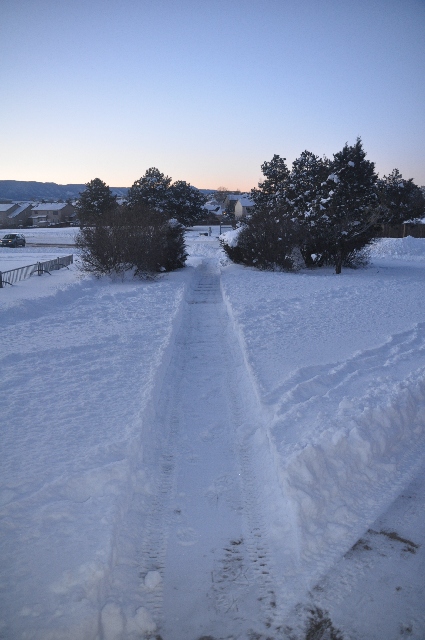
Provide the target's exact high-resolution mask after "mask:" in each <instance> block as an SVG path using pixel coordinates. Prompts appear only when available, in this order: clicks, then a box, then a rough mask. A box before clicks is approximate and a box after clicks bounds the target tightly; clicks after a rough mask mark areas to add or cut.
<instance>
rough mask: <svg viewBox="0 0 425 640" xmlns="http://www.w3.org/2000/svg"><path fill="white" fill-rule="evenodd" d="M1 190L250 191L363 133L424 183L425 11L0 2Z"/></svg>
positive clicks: (379, 162)
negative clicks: (98, 186) (269, 165)
mask: <svg viewBox="0 0 425 640" xmlns="http://www.w3.org/2000/svg"><path fill="white" fill-rule="evenodd" d="M0 82H1V87H2V92H1V93H2V98H1V100H0V179H11V180H13V179H14V180H39V181H43V182H47V181H52V182H58V183H61V184H64V183H85V182H88V181H89V180H91V179H93V178H95V177H99V178H101V179H102V180H105V182H107V184H109V185H111V186H130V185H131V184H132V183H133V182H134V181H135V180H136V179H138V178H140V176H142V175H143V174H144V172H145V171H146V169H147V168H149V167H152V166H156V167H158V168H159V169H160V170H161V171H162V172H164V173H165V174H167V175H169V176H171V177H172V178H173V180H186V181H188V182H190V183H191V184H194V185H195V186H197V187H199V188H217V187H219V186H226V187H228V188H230V189H236V188H239V189H242V190H248V189H250V188H252V187H254V186H256V185H257V183H258V181H259V180H260V179H261V169H260V167H261V164H262V163H263V162H264V161H265V160H270V159H271V158H272V157H273V154H275V153H277V154H279V155H280V156H283V157H286V158H287V161H288V164H291V163H292V161H293V160H294V159H295V158H296V157H297V156H299V154H300V153H301V152H302V151H303V150H304V149H308V150H310V151H313V152H314V153H316V154H317V155H319V156H322V155H327V156H328V157H332V154H333V153H336V152H337V151H339V150H340V149H341V148H342V147H343V145H344V143H345V142H348V143H350V144H351V143H354V142H355V139H356V137H357V136H361V138H362V140H363V144H364V148H365V150H366V152H367V157H368V159H369V160H372V161H373V162H375V163H376V169H377V171H378V172H379V174H380V175H381V176H382V175H384V174H386V173H389V172H390V171H391V170H392V169H393V168H395V167H397V168H398V169H399V170H400V171H401V173H402V174H403V176H404V177H406V178H413V179H414V180H415V182H416V183H417V184H419V185H423V184H425V126H424V121H425V118H424V114H425V0H420V1H419V0H397V1H396V0H339V1H335V0H179V1H177V0H84V1H83V0H1V1H0Z"/></svg>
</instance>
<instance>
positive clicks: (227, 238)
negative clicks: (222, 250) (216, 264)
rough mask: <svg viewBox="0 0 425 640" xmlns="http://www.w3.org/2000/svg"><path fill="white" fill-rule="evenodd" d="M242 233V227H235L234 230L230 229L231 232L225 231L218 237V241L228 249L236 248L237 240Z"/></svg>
mask: <svg viewBox="0 0 425 640" xmlns="http://www.w3.org/2000/svg"><path fill="white" fill-rule="evenodd" d="M241 231H242V227H237V228H236V229H232V230H231V231H226V232H225V233H222V234H221V236H220V240H222V242H224V244H227V246H229V247H236V246H237V245H238V238H239V235H240V233H241Z"/></svg>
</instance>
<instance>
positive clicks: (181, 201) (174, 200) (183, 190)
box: [167, 180, 207, 227]
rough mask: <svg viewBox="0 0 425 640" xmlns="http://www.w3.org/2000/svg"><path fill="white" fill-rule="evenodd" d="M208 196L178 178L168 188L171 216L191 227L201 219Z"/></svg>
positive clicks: (168, 204)
mask: <svg viewBox="0 0 425 640" xmlns="http://www.w3.org/2000/svg"><path fill="white" fill-rule="evenodd" d="M206 201H207V197H206V196H205V195H204V194H203V193H202V192H201V191H199V189H196V187H192V185H190V184H189V183H188V182H185V181H184V180H177V181H176V182H174V184H172V185H171V187H170V188H169V190H168V196H167V211H168V214H169V217H170V218H174V219H175V220H178V221H179V222H180V223H181V224H183V225H185V226H187V227H190V226H192V225H194V224H196V223H197V222H198V220H201V219H202V218H203V217H204V215H205V211H204V209H203V207H204V204H205V203H206Z"/></svg>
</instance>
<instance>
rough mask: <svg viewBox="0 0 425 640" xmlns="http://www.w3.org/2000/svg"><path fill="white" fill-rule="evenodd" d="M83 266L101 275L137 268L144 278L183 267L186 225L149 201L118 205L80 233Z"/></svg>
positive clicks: (138, 273) (96, 274)
mask: <svg viewBox="0 0 425 640" xmlns="http://www.w3.org/2000/svg"><path fill="white" fill-rule="evenodd" d="M76 246H77V247H78V248H79V249H80V257H81V269H82V270H83V271H85V272H88V273H92V274H93V275H95V276H97V277H100V276H102V275H107V274H121V275H122V274H124V273H125V272H127V271H131V272H133V274H134V275H135V276H138V277H140V278H149V277H152V276H153V275H154V274H156V273H159V272H163V271H171V270H174V269H178V268H180V267H183V266H184V264H185V260H186V251H185V244H184V227H183V226H182V225H181V224H179V223H178V222H177V221H175V220H169V218H168V214H167V213H166V212H159V211H155V210H154V209H150V208H149V207H147V206H146V205H145V204H143V203H140V204H135V205H134V206H133V207H128V206H125V207H121V208H116V209H115V210H113V211H112V212H110V213H109V214H108V216H107V218H100V219H98V220H97V221H96V224H94V225H91V226H89V227H84V228H83V229H81V230H80V233H79V234H78V235H77V239H76Z"/></svg>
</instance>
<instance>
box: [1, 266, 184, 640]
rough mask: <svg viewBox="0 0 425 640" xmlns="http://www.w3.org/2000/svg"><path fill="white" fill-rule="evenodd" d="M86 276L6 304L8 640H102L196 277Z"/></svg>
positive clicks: (23, 292) (48, 284) (28, 291)
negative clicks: (111, 588)
mask: <svg viewBox="0 0 425 640" xmlns="http://www.w3.org/2000/svg"><path fill="white" fill-rule="evenodd" d="M76 276H77V274H76V271H75V267H74V268H73V270H70V271H68V270H65V269H63V270H61V271H60V272H57V273H54V274H52V276H43V277H41V278H37V279H36V280H35V281H25V282H22V283H19V284H18V285H17V286H16V287H13V288H12V287H11V288H8V289H4V290H2V293H1V297H0V303H1V306H0V315H1V325H2V331H3V336H4V337H7V339H4V340H3V342H2V352H1V381H2V397H3V402H2V438H1V445H0V455H1V459H2V472H1V490H0V505H1V506H0V513H1V531H0V538H1V543H0V544H1V556H2V563H1V573H2V586H3V590H2V593H1V600H2V602H1V611H2V614H1V617H0V635H2V637H5V638H17V637H31V638H40V639H41V638H42V639H43V640H46V639H47V638H51V639H52V640H53V639H54V640H58V639H59V638H61V639H62V638H63V639H65V638H69V639H70V640H71V639H72V640H76V639H77V638H96V637H98V633H99V608H100V606H101V605H100V603H101V602H103V601H104V598H105V592H106V591H105V590H106V589H107V585H108V580H109V575H110V572H111V570H112V567H113V566H114V564H115V561H116V553H117V538H118V534H119V532H120V530H121V526H120V525H121V522H122V520H123V518H124V517H125V515H126V513H127V510H128V505H129V503H130V502H131V499H132V496H133V493H134V491H136V490H140V487H143V483H144V469H143V467H141V465H140V459H141V455H142V452H143V442H144V438H145V437H146V430H147V421H148V420H149V414H148V413H147V407H148V406H149V401H150V399H151V397H152V394H153V392H154V390H155V389H156V387H157V382H158V378H161V375H162V368H163V367H164V366H166V362H167V357H168V354H169V349H170V345H172V343H173V336H174V332H175V330H176V327H177V326H178V324H179V322H180V312H181V306H182V301H183V299H184V294H185V290H186V284H187V281H188V279H190V272H188V273H183V272H181V273H176V274H169V275H168V276H165V277H162V278H161V279H159V280H158V281H157V282H153V283H149V282H140V281H133V282H116V283H115V284H112V283H111V282H110V281H109V280H108V279H102V280H100V281H96V280H94V279H91V278H82V279H78V276H77V277H76ZM4 399H6V401H4ZM105 616H107V612H105ZM139 617H143V616H142V615H141V616H139ZM25 634H26V635H25ZM105 637H106V636H105Z"/></svg>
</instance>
